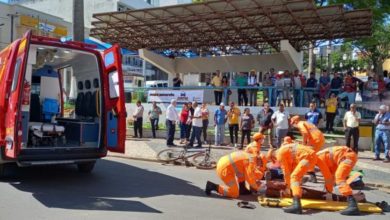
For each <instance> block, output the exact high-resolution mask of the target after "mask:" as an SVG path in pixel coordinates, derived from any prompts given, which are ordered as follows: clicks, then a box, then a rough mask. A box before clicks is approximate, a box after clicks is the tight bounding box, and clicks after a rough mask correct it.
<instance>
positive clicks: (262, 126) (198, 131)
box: [133, 94, 390, 162]
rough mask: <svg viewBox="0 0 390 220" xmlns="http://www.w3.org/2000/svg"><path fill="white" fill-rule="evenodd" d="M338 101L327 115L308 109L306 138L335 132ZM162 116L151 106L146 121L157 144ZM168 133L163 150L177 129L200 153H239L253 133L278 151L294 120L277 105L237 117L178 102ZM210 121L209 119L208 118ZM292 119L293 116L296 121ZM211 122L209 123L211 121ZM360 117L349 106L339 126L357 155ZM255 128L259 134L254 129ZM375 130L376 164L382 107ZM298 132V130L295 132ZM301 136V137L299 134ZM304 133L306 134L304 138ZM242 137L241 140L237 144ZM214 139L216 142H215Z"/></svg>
mask: <svg viewBox="0 0 390 220" xmlns="http://www.w3.org/2000/svg"><path fill="white" fill-rule="evenodd" d="M337 103H338V102H337V98H336V96H335V95H334V94H332V95H331V96H330V97H329V98H328V99H327V100H326V102H325V106H326V108H325V115H326V117H325V118H324V116H323V115H322V113H321V111H320V110H319V109H318V108H317V104H316V102H311V103H310V104H309V110H308V111H307V112H306V113H305V114H304V116H303V117H302V118H303V119H304V120H305V122H307V124H305V127H306V128H309V127H310V128H311V130H310V132H311V133H312V135H313V134H315V132H314V130H313V129H314V128H318V127H319V126H320V125H321V124H322V121H324V120H325V121H326V123H325V124H326V126H325V127H324V132H325V133H332V132H334V128H333V126H334V120H335V115H336V112H337V109H338V108H337ZM143 112H144V107H143V106H142V104H141V102H139V101H138V102H137V103H136V109H135V111H134V113H133V122H134V137H136V138H142V137H143V133H142V125H143V118H142V116H143ZM161 114H162V111H161V108H160V107H159V106H158V105H157V103H155V102H153V103H152V107H151V109H150V111H149V112H148V118H149V120H150V124H151V130H152V136H153V138H156V131H157V130H158V129H159V128H158V124H159V117H160V115H161ZM165 114H166V128H167V139H166V140H167V142H166V144H167V146H169V147H174V146H177V145H176V144H175V143H174V139H175V138H174V136H175V132H176V126H177V125H178V126H179V129H180V142H179V144H180V145H186V146H187V147H194V144H196V146H195V147H196V148H201V147H202V144H214V145H215V146H230V147H235V148H237V149H243V147H244V146H245V144H248V143H250V137H251V135H252V133H253V132H259V133H261V134H263V135H264V136H266V137H268V143H269V145H270V146H271V147H274V148H278V147H280V146H281V145H282V144H283V142H284V141H285V137H288V135H290V136H291V133H292V130H293V128H294V127H297V126H294V125H295V123H294V121H296V120H297V119H296V118H295V119H294V117H291V116H290V113H289V112H288V111H287V110H286V109H285V105H284V103H280V104H279V106H278V108H277V110H275V111H274V110H272V108H270V104H269V103H268V102H265V103H264V104H263V107H262V108H259V111H258V112H254V113H252V112H251V110H250V109H249V108H244V111H243V112H241V110H240V108H239V107H238V106H237V105H236V104H235V102H230V103H229V106H225V104H224V103H223V102H221V103H220V104H219V107H218V109H216V110H215V111H214V112H210V111H209V109H208V106H207V104H206V103H203V104H198V103H197V102H188V103H184V104H183V105H182V106H181V109H180V110H179V111H178V108H177V103H176V100H172V101H171V103H170V105H169V106H168V107H167V109H166V112H165ZM210 116H213V117H210ZM295 117H296V116H295ZM209 118H213V120H209ZM361 118H362V116H361V113H360V112H358V111H357V108H356V104H354V103H352V104H351V105H350V106H349V111H346V112H345V114H344V115H343V116H342V125H343V129H344V132H345V145H346V146H349V147H351V149H352V150H353V151H354V152H356V153H358V143H359V125H360V121H361ZM256 123H257V124H258V130H257V129H255V127H256ZM373 123H374V125H375V128H376V129H375V143H374V145H375V158H374V160H383V159H381V158H380V156H379V155H380V149H381V147H382V146H383V148H384V149H385V158H384V159H385V161H386V162H389V161H390V155H389V146H390V143H389V142H390V111H389V107H388V106H386V105H381V106H380V108H379V111H378V114H377V115H376V116H375V119H374V120H373ZM210 127H214V137H213V138H211V137H209V135H208V129H209V128H210ZM299 127H300V126H298V127H297V128H298V130H299ZM226 129H227V130H228V134H229V138H227V139H225V130H226ZM301 133H302V132H301ZM303 133H304V132H303ZM239 137H240V138H239ZM213 139H214V140H213Z"/></svg>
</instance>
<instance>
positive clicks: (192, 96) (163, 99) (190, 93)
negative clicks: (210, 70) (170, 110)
mask: <svg viewBox="0 0 390 220" xmlns="http://www.w3.org/2000/svg"><path fill="white" fill-rule="evenodd" d="M203 94H204V91H203V90H149V92H148V102H157V103H170V102H171V100H172V99H176V101H177V103H186V102H194V101H196V102H198V103H202V102H203Z"/></svg>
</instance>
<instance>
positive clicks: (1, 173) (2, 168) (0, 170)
mask: <svg viewBox="0 0 390 220" xmlns="http://www.w3.org/2000/svg"><path fill="white" fill-rule="evenodd" d="M4 171H5V164H0V179H1V178H3V177H4Z"/></svg>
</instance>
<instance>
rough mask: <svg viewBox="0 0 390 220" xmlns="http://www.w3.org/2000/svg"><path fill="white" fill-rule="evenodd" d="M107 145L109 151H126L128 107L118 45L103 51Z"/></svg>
mask: <svg viewBox="0 0 390 220" xmlns="http://www.w3.org/2000/svg"><path fill="white" fill-rule="evenodd" d="M103 60H104V74H103V79H102V82H103V85H104V91H103V93H104V105H105V106H104V108H103V111H104V113H105V114H103V115H105V119H104V120H105V126H104V127H105V131H104V133H105V139H104V140H105V146H107V149H108V150H109V151H113V152H119V153H124V152H125V139H126V115H127V114H126V107H125V92H124V85H123V73H122V62H121V60H122V57H121V52H120V48H119V46H118V45H114V46H112V47H111V48H110V49H107V50H105V51H104V52H103Z"/></svg>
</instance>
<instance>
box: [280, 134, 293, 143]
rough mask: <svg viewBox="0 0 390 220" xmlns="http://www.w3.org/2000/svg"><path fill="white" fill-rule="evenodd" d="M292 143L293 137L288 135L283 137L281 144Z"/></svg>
mask: <svg viewBox="0 0 390 220" xmlns="http://www.w3.org/2000/svg"><path fill="white" fill-rule="evenodd" d="M292 143H293V139H292V138H291V137H290V136H286V137H284V138H283V143H282V145H286V144H292Z"/></svg>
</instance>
